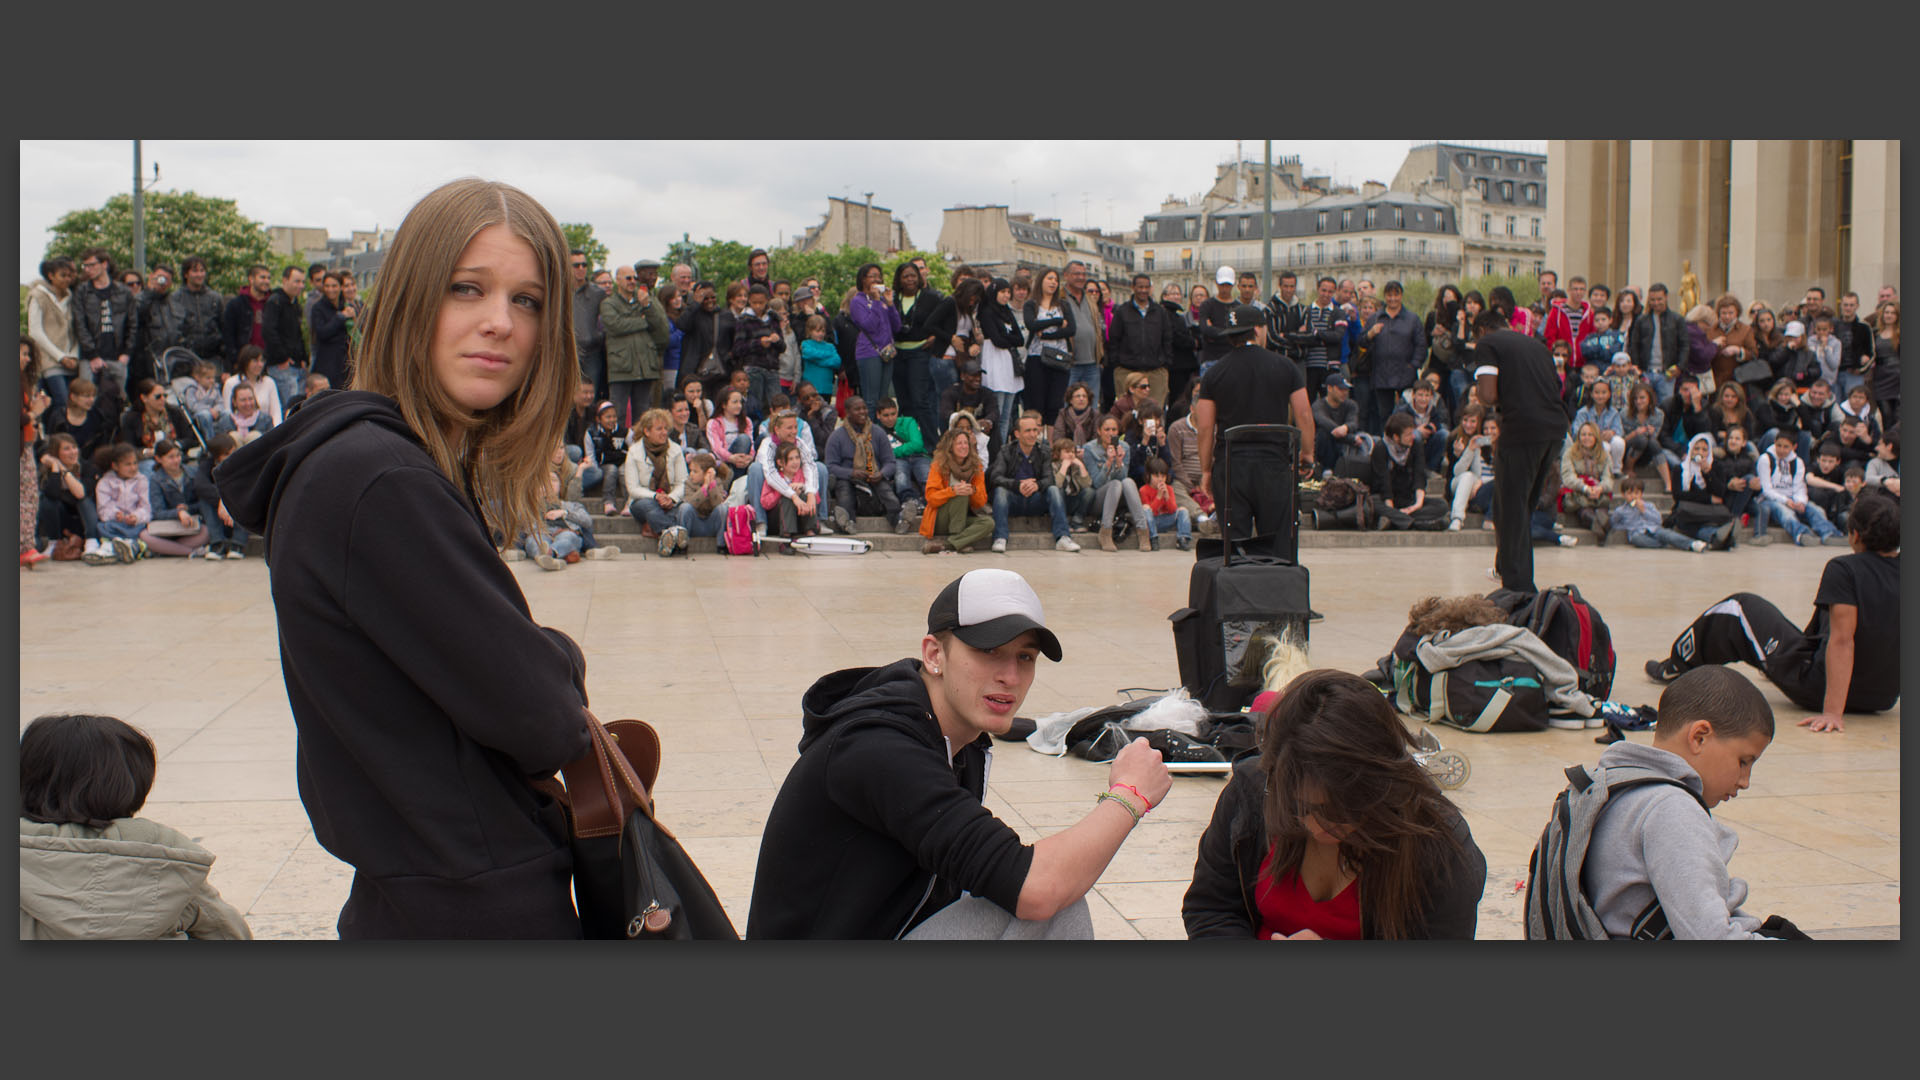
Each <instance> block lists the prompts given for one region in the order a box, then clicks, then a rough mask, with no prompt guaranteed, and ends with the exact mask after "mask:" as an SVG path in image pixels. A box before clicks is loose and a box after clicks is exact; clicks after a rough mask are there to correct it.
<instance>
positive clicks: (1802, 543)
mask: <svg viewBox="0 0 1920 1080" xmlns="http://www.w3.org/2000/svg"><path fill="white" fill-rule="evenodd" d="M1812 537H1813V534H1812V533H1810V532H1803V533H1801V534H1799V535H1798V536H1795V537H1794V538H1793V546H1794V547H1811V546H1812V545H1810V544H1808V543H1807V541H1808V540H1810V539H1812Z"/></svg>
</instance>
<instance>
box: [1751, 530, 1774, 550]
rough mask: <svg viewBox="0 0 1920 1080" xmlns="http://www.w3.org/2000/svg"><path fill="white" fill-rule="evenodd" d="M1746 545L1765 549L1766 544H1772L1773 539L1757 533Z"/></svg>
mask: <svg viewBox="0 0 1920 1080" xmlns="http://www.w3.org/2000/svg"><path fill="white" fill-rule="evenodd" d="M1747 543H1749V544H1752V545H1753V546H1754V547H1766V546H1767V545H1768V544H1771V543H1773V537H1771V536H1768V535H1767V534H1766V533H1759V534H1758V535H1755V536H1753V537H1751V538H1749V539H1748V540H1747Z"/></svg>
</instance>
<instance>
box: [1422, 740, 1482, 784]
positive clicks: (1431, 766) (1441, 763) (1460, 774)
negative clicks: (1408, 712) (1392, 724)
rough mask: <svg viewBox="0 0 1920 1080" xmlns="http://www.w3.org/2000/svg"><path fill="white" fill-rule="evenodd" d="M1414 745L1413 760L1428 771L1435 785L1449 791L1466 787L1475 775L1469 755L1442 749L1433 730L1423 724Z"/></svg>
mask: <svg viewBox="0 0 1920 1080" xmlns="http://www.w3.org/2000/svg"><path fill="white" fill-rule="evenodd" d="M1413 744H1414V750H1413V760H1414V761H1416V762H1419V764H1420V767H1421V768H1423V769H1425V770H1427V772H1428V774H1430V775H1431V776H1432V777H1433V781H1434V783H1436V784H1439V785H1440V786H1441V787H1443V788H1446V789H1447V790H1448V791H1453V790H1455V789H1457V788H1460V787H1463V786H1465V784H1466V782H1467V777H1468V776H1471V775H1472V774H1473V765H1472V764H1471V763H1470V762H1468V761H1467V755H1465V754H1463V753H1461V752H1460V751H1458V750H1446V749H1442V748H1441V746H1440V740H1439V739H1438V738H1436V737H1435V736H1434V734H1433V729H1432V728H1429V727H1427V726H1426V725H1424V724H1422V725H1421V726H1420V734H1418V735H1415V736H1414V737H1413Z"/></svg>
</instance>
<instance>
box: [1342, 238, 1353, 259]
mask: <svg viewBox="0 0 1920 1080" xmlns="http://www.w3.org/2000/svg"><path fill="white" fill-rule="evenodd" d="M1352 258H1353V252H1352V251H1350V250H1349V249H1348V248H1347V242H1346V241H1345V240H1342V241H1340V261H1341V262H1348V261H1350V260H1351V259H1352Z"/></svg>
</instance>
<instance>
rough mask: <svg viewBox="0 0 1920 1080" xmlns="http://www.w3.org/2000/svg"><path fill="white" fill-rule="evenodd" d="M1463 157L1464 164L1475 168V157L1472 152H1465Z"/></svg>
mask: <svg viewBox="0 0 1920 1080" xmlns="http://www.w3.org/2000/svg"><path fill="white" fill-rule="evenodd" d="M1461 157H1462V158H1463V164H1465V165H1466V167H1467V168H1469V169H1471V168H1473V162H1474V158H1473V155H1472V154H1463V155H1461Z"/></svg>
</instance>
